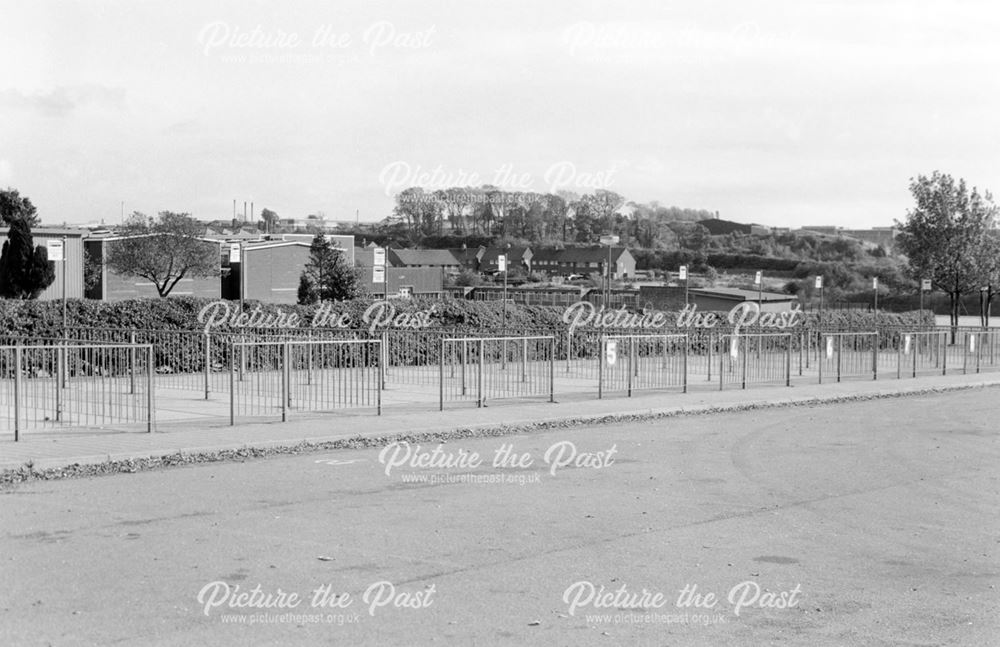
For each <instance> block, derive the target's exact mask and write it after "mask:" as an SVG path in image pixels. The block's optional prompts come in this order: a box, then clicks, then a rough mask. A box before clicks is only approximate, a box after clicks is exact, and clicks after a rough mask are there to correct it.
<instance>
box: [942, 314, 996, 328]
mask: <svg viewBox="0 0 1000 647" xmlns="http://www.w3.org/2000/svg"><path fill="white" fill-rule="evenodd" d="M934 319H935V321H936V322H937V325H939V326H947V325H949V324H950V321H949V319H948V315H935V316H934ZM958 325H959V326H978V325H979V317H978V316H973V317H968V316H967V317H959V318H958ZM990 328H1000V317H997V316H996V315H993V316H991V317H990Z"/></svg>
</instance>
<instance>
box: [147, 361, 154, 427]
mask: <svg viewBox="0 0 1000 647" xmlns="http://www.w3.org/2000/svg"><path fill="white" fill-rule="evenodd" d="M155 393H156V391H155V388H154V386H153V345H152V344H150V345H149V348H147V349H146V433H150V434H151V433H153V423H154V421H155V415H156V413H155V412H156V400H155V397H156V395H155Z"/></svg>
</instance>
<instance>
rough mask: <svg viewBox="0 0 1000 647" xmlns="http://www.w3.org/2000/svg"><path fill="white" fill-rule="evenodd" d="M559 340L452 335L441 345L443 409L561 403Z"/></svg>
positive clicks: (549, 338) (541, 337)
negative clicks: (506, 402)
mask: <svg viewBox="0 0 1000 647" xmlns="http://www.w3.org/2000/svg"><path fill="white" fill-rule="evenodd" d="M555 350H556V349H555V338H554V337H551V336H527V337H451V338H444V339H442V340H441V343H440V351H439V354H438V358H439V366H438V369H439V370H438V408H439V409H440V410H444V405H445V402H467V403H468V402H475V403H476V406H477V407H482V406H484V405H485V404H486V402H487V401H488V400H497V399H505V398H532V397H541V396H545V397H547V398H548V400H549V402H553V401H554V400H555V357H556V353H555Z"/></svg>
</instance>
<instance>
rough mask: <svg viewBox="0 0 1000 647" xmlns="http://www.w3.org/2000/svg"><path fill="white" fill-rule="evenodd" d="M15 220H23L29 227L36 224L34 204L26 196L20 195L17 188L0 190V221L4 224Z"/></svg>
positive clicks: (36, 216)
mask: <svg viewBox="0 0 1000 647" xmlns="http://www.w3.org/2000/svg"><path fill="white" fill-rule="evenodd" d="M15 220H25V221H27V223H28V226H29V227H37V226H38V215H37V210H36V209H35V205H33V204H31V200H30V199H28V198H27V197H23V198H22V197H21V194H19V193H18V192H17V189H11V188H9V187H8V188H7V189H6V190H0V222H2V223H3V224H6V225H10V224H12V223H13V222H14V221H15Z"/></svg>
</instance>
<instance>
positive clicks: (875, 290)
mask: <svg viewBox="0 0 1000 647" xmlns="http://www.w3.org/2000/svg"><path fill="white" fill-rule="evenodd" d="M872 292H873V293H874V295H875V312H874V314H875V329H876V330H878V277H877V276H873V277H872Z"/></svg>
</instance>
